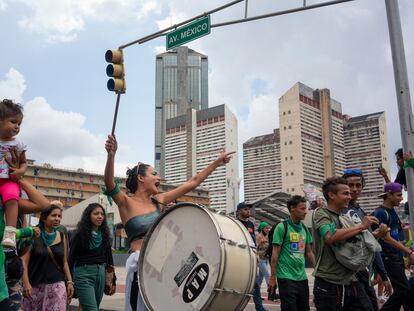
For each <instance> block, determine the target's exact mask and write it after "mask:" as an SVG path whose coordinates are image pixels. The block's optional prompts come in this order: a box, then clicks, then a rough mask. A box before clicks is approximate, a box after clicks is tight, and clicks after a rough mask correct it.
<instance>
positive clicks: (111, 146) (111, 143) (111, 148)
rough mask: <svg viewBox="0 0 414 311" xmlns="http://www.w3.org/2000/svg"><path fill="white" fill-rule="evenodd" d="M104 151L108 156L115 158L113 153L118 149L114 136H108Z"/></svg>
mask: <svg viewBox="0 0 414 311" xmlns="http://www.w3.org/2000/svg"><path fill="white" fill-rule="evenodd" d="M105 149H106V152H108V155H110V156H115V153H116V151H117V149H118V143H117V141H116V138H115V136H113V135H108V139H107V140H106V143H105Z"/></svg>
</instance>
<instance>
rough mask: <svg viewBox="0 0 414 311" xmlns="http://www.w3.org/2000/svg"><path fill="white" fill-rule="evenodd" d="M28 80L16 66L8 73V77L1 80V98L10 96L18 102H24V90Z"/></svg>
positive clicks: (9, 97)
mask: <svg viewBox="0 0 414 311" xmlns="http://www.w3.org/2000/svg"><path fill="white" fill-rule="evenodd" d="M25 89H26V81H25V79H24V77H23V75H22V74H21V73H20V72H18V71H17V70H16V69H14V68H10V70H9V71H8V72H7V73H6V79H5V80H0V99H3V98H8V99H12V100H14V101H16V102H23V97H22V95H23V92H24V90H25Z"/></svg>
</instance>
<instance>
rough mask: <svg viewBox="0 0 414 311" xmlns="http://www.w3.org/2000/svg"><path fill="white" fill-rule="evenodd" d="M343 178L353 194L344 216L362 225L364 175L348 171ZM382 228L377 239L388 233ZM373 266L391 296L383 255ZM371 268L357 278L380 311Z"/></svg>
mask: <svg viewBox="0 0 414 311" xmlns="http://www.w3.org/2000/svg"><path fill="white" fill-rule="evenodd" d="M342 177H343V178H345V179H346V181H347V182H348V187H349V190H350V192H351V200H350V201H349V204H348V207H347V208H345V209H343V210H342V214H343V215H346V216H348V217H349V218H351V219H352V220H353V221H354V223H356V224H360V223H361V222H362V219H364V217H365V216H366V213H365V211H364V210H363V209H362V208H361V206H360V205H359V203H358V198H359V196H360V194H361V192H362V190H363V189H364V186H365V178H364V175H363V174H362V170H360V169H347V170H345V171H344V174H343V176H342ZM380 228H381V229H378V230H377V231H376V232H373V235H374V236H375V237H376V238H381V237H384V236H385V234H386V233H387V231H388V229H387V226H386V225H384V224H382V225H381V226H380ZM372 266H373V269H374V271H375V272H376V273H378V274H379V275H380V277H381V280H382V282H383V284H384V286H385V294H386V295H387V296H389V295H391V293H392V286H391V283H390V280H389V278H388V275H387V271H386V270H385V267H384V264H383V262H382V258H381V254H380V253H379V252H378V253H376V254H375V257H374V261H373V263H372ZM369 268H370V267H366V269H364V270H361V271H358V273H357V274H356V275H355V276H356V278H357V280H358V282H360V283H361V284H362V285H363V287H362V290H364V291H365V292H366V294H367V295H368V297H369V299H370V301H371V304H372V309H373V310H374V311H377V310H378V309H379V308H378V301H377V295H376V294H375V290H374V288H373V287H372V286H371V283H370V276H369V271H368V269H369Z"/></svg>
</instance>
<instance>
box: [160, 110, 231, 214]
mask: <svg viewBox="0 0 414 311" xmlns="http://www.w3.org/2000/svg"><path fill="white" fill-rule="evenodd" d="M223 149H225V150H226V151H236V150H237V119H236V117H235V116H234V114H233V113H232V112H231V111H230V110H229V109H228V108H227V107H226V106H225V105H220V106H216V107H212V108H208V109H203V110H199V111H196V110H194V109H188V110H187V113H186V114H185V115H181V116H178V117H175V118H172V119H168V120H167V122H166V132H165V180H166V182H167V183H172V184H180V183H183V182H185V181H186V180H188V179H189V178H191V177H192V176H193V175H195V174H196V173H198V172H200V171H201V170H202V169H204V168H205V167H207V166H208V165H209V164H210V163H211V162H213V161H214V160H215V159H217V157H218V155H219V154H220V152H221V151H222V150H223ZM238 177H239V173H238V161H237V156H234V157H233V159H232V160H231V161H230V162H229V163H228V164H226V165H223V166H221V167H219V168H217V169H216V170H215V171H214V172H213V173H212V174H211V175H210V176H209V177H208V178H207V179H206V180H205V181H204V182H203V183H202V184H201V187H205V188H207V189H208V190H209V193H210V207H212V208H214V209H216V210H217V211H221V212H226V213H227V214H228V213H232V212H233V211H234V210H235V207H236V204H237V202H238V197H239V189H238V181H239V179H238Z"/></svg>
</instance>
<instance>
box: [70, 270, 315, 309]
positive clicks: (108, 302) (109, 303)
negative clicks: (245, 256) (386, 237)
mask: <svg viewBox="0 0 414 311" xmlns="http://www.w3.org/2000/svg"><path fill="white" fill-rule="evenodd" d="M312 270H313V269H307V270H306V271H307V274H308V277H309V287H310V292H311V293H312V289H313V277H312V275H311V273H312ZM116 275H117V278H118V280H117V283H118V286H117V293H116V294H115V295H113V296H105V295H104V298H103V300H102V303H101V306H100V309H101V310H111V311H112V310H114V311H115V310H123V308H124V296H125V295H124V291H125V277H126V272H125V268H123V267H116ZM263 284H264V283H263ZM262 297H267V289H266V286H265V285H262ZM77 305H78V300H77V299H74V301H73V302H72V303H71V306H72V307H73V308H71V310H77V308H76V306H77ZM311 306H312V308H311V310H315V308H313V304H312V303H311ZM264 307H265V308H266V309H268V310H269V311H276V310H280V302H279V301H276V302H272V301H267V300H265V301H264ZM254 310H255V308H254V304H253V302H252V301H251V302H249V304H248V306H247V307H246V309H245V311H254Z"/></svg>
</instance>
